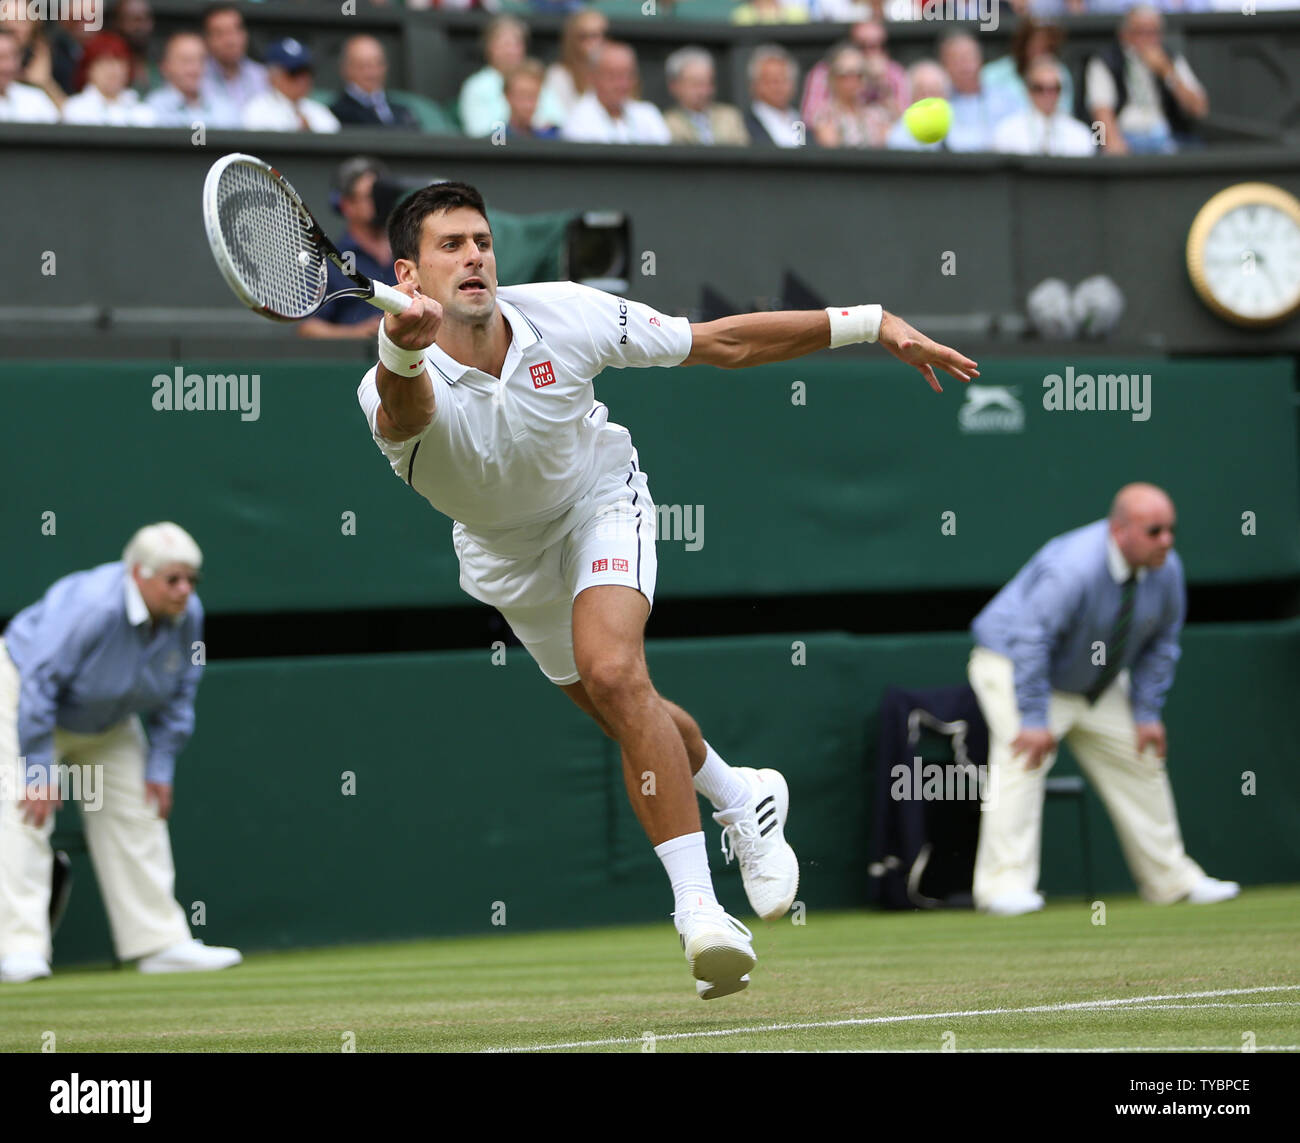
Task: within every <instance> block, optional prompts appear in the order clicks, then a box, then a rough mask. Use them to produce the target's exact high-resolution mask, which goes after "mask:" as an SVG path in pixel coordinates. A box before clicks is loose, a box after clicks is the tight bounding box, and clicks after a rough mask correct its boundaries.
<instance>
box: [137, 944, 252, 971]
mask: <svg viewBox="0 0 1300 1143" xmlns="http://www.w3.org/2000/svg"><path fill="white" fill-rule="evenodd" d="M243 959H244V958H243V957H242V956H241V955H240V953H239V950H238V949H227V948H222V947H221V946H220V945H213V946H212V947H209V946H208V945H205V944H204V943H203V942H202V941H199V940H188V941H181V943H180V944H175V945H172V946H171V948H167V949H163V951H162V952H157V953H154V954H153V955H152V956H147V957H144V958H142V959H141V960H140V961H139V962H138V963H137V964H136V968H138V969H139V970H140V971H141V972H147V973H158V972H216V971H217V970H218V969H222V968H232V967H233V966H235V965H237V964H239V963H240V962H241V961H242V960H243Z"/></svg>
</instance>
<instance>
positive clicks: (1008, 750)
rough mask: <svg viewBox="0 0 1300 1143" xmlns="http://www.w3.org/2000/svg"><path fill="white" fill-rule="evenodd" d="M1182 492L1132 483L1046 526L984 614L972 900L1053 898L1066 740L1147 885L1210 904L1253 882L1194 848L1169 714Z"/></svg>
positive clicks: (976, 627) (1173, 897) (1017, 907)
mask: <svg viewBox="0 0 1300 1143" xmlns="http://www.w3.org/2000/svg"><path fill="white" fill-rule="evenodd" d="M1174 526H1175V515H1174V505H1173V502H1172V501H1171V500H1170V499H1169V497H1168V496H1167V495H1166V494H1165V493H1164V492H1163V491H1162V490H1161V489H1159V488H1157V487H1155V486H1154V485H1152V484H1129V485H1126V486H1125V487H1124V488H1121V489H1120V491H1119V493H1118V494H1117V495H1116V497H1115V500H1114V503H1113V504H1112V505H1111V511H1110V516H1109V518H1108V519H1105V520H1097V521H1096V522H1094V523H1092V524H1088V525H1085V526H1084V527H1082V528H1076V529H1075V530H1074V531H1072V532H1066V533H1065V534H1064V535H1062V536H1057V537H1056V538H1055V539H1053V540H1049V541H1048V542H1047V543H1046V544H1045V545H1044V546H1043V547H1042V548H1040V549H1039V550H1038V552H1036V553H1035V554H1034V556H1033V558H1032V559H1031V560H1030V561H1029V562H1028V563H1027V564H1026V565H1025V566H1024V567H1023V568H1021V569H1020V571H1019V572H1017V573H1016V575H1015V578H1013V579H1012V580H1011V582H1010V583H1008V584H1007V585H1006V586H1005V587H1004V588H1003V589H1002V590H1001V591H1000V592H998V594H997V595H996V596H995V597H994V598H993V600H992V601H991V602H990V603H989V605H988V606H987V607H985V608H984V610H983V611H981V612H980V613H979V615H977V616H976V617H975V622H974V623H972V624H971V632H972V634H973V635H974V636H975V643H976V646H975V649H974V650H973V651H972V652H971V657H970V668H969V675H970V683H971V686H972V687H973V688H974V690H975V694H976V697H977V698H978V699H979V704H980V710H981V711H982V712H983V714H984V720H985V722H987V723H988V727H989V773H988V784H987V792H986V797H985V802H984V805H983V806H982V807H981V809H982V810H983V812H982V813H981V814H980V837H979V847H978V850H977V852H976V858H975V885H974V895H975V905H976V907H977V908H980V909H983V910H985V911H986V912H989V913H993V914H996V915H999V916H1012V915H1015V914H1018V913H1031V912H1033V911H1035V910H1037V909H1041V908H1042V907H1043V898H1042V895H1041V894H1040V893H1039V892H1038V873H1039V859H1040V853H1041V849H1042V824H1043V793H1044V783H1045V780H1046V778H1047V773H1048V771H1049V770H1050V769H1051V768H1052V764H1053V762H1055V760H1056V748H1057V745H1058V743H1060V742H1061V741H1066V742H1069V744H1070V750H1071V751H1072V752H1073V754H1074V756H1075V757H1076V758H1077V759H1078V761H1079V766H1080V768H1081V769H1082V770H1083V772H1084V773H1085V774H1086V775H1087V777H1088V779H1089V780H1090V781H1091V782H1092V784H1093V786H1094V788H1095V789H1096V791H1097V793H1098V795H1099V796H1100V797H1101V800H1102V801H1103V802H1104V803H1105V805H1106V809H1107V811H1108V812H1109V813H1110V817H1111V821H1112V822H1113V823H1114V826H1115V832H1116V834H1117V835H1118V836H1119V840H1120V845H1121V846H1122V847H1123V850H1124V857H1125V859H1126V860H1127V862H1128V866H1129V870H1130V871H1131V872H1132V874H1133V880H1134V881H1135V882H1136V883H1137V887H1138V892H1139V893H1140V894H1141V896H1142V898H1143V899H1144V900H1146V901H1150V902H1152V903H1154V904H1159V905H1167V904H1171V903H1173V902H1175V901H1189V902H1191V903H1193V904H1201V905H1208V904H1213V903H1214V902H1217V901H1226V900H1228V899H1229V898H1231V897H1235V896H1236V895H1237V893H1238V892H1240V886H1238V885H1237V883H1236V882H1234V881H1218V880H1216V879H1214V878H1213V877H1207V876H1206V875H1205V871H1204V870H1203V869H1201V867H1200V866H1199V865H1197V864H1196V862H1194V861H1193V860H1192V859H1191V858H1190V857H1188V856H1187V854H1186V852H1184V850H1183V839H1182V835H1181V833H1180V832H1179V829H1178V818H1177V814H1176V812H1175V810H1174V799H1173V792H1172V790H1171V789H1170V786H1169V776H1168V774H1167V772H1166V770H1165V727H1164V723H1163V722H1161V719H1160V714H1161V710H1162V708H1163V706H1164V701H1165V695H1166V694H1167V693H1168V691H1169V687H1170V684H1172V683H1173V681H1174V665H1175V664H1176V663H1177V661H1178V655H1179V648H1178V635H1179V632H1180V631H1181V630H1182V626H1183V617H1184V615H1185V613H1186V597H1185V591H1184V586H1183V568H1182V563H1181V561H1180V560H1179V559H1178V556H1177V554H1176V553H1175V552H1174V550H1173V546H1174Z"/></svg>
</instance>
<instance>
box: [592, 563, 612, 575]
mask: <svg viewBox="0 0 1300 1143" xmlns="http://www.w3.org/2000/svg"><path fill="white" fill-rule="evenodd" d="M591 570H592V571H594V572H601V571H609V560H592V561H591Z"/></svg>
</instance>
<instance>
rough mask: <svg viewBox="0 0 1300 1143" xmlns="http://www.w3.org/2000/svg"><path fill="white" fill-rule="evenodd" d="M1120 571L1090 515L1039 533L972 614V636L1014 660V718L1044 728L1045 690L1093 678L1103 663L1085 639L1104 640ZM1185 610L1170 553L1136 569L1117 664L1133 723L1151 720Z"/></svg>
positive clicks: (1086, 683)
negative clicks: (1058, 532) (1039, 539)
mask: <svg viewBox="0 0 1300 1143" xmlns="http://www.w3.org/2000/svg"><path fill="white" fill-rule="evenodd" d="M1128 570H1129V569H1128V565H1127V564H1126V563H1125V562H1124V558H1123V556H1121V555H1120V554H1119V549H1118V547H1117V546H1116V545H1115V542H1114V540H1112V539H1111V537H1110V527H1109V524H1108V522H1107V521H1106V520H1098V521H1096V522H1095V523H1092V524H1088V525H1086V526H1084V527H1082V528H1076V529H1075V530H1074V531H1072V532H1066V533H1065V534H1064V535H1062V536H1057V537H1056V538H1055V539H1052V540H1049V541H1048V542H1047V543H1046V544H1044V545H1043V546H1042V547H1041V548H1040V549H1039V550H1038V551H1037V552H1036V553H1035V554H1034V556H1033V558H1032V559H1031V560H1030V561H1029V562H1028V563H1027V564H1025V566H1024V567H1023V568H1021V569H1020V571H1018V572H1017V573H1016V574H1015V577H1014V578H1013V579H1012V580H1011V582H1010V583H1008V584H1007V585H1006V586H1005V587H1004V588H1003V589H1002V590H1001V591H1000V592H998V594H997V595H996V596H994V597H993V599H992V600H990V602H989V604H988V606H987V607H985V608H984V610H983V611H981V612H980V613H979V615H977V616H976V617H975V622H974V623H972V624H971V633H972V634H973V635H974V636H975V642H976V643H978V644H979V645H980V646H981V647H987V648H988V649H989V650H990V651H996V652H998V654H1001V655H1006V656H1007V657H1008V658H1009V659H1010V660H1011V661H1012V662H1013V663H1014V664H1015V668H1016V672H1015V677H1016V705H1017V706H1018V707H1019V708H1020V721H1021V725H1022V727H1025V728H1033V729H1042V728H1044V727H1046V725H1047V705H1048V701H1049V700H1050V698H1051V692H1052V691H1054V690H1055V691H1064V692H1066V693H1068V694H1087V692H1088V691H1089V690H1090V689H1091V688H1092V686H1093V684H1094V683H1096V682H1097V681H1098V680H1099V679H1100V678H1101V675H1102V672H1103V671H1104V670H1105V667H1103V666H1098V665H1094V663H1093V644H1094V643H1098V642H1100V643H1109V641H1110V638H1111V635H1112V634H1113V632H1114V628H1115V619H1116V617H1117V616H1118V615H1119V606H1120V583H1121V582H1123V579H1124V578H1125V576H1126V575H1127V573H1128ZM1186 611H1187V599H1186V591H1185V588H1184V584H1183V565H1182V561H1181V560H1179V558H1178V554H1177V553H1176V552H1173V551H1171V552H1170V553H1169V555H1168V557H1167V558H1166V560H1165V563H1164V566H1163V567H1159V568H1153V569H1145V568H1141V569H1138V581H1137V586H1136V588H1135V590H1134V596H1133V616H1132V620H1131V625H1130V627H1129V636H1128V640H1127V642H1126V643H1125V646H1124V656H1123V662H1122V663H1120V668H1121V669H1122V668H1124V667H1127V668H1128V669H1129V675H1130V690H1129V697H1130V699H1131V701H1132V704H1133V717H1134V719H1135V720H1136V721H1137V722H1158V721H1159V719H1160V711H1161V709H1162V708H1163V706H1164V702H1165V695H1166V693H1167V692H1168V691H1169V687H1170V686H1171V685H1172V683H1173V681H1174V666H1175V664H1176V663H1177V662H1178V656H1179V647H1178V635H1179V632H1180V631H1181V630H1182V627H1183V618H1184V616H1185V615H1186Z"/></svg>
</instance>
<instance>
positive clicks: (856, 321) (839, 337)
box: [826, 305, 885, 349]
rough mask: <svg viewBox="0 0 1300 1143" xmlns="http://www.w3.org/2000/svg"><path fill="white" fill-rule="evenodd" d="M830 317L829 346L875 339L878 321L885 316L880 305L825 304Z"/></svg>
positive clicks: (877, 331)
mask: <svg viewBox="0 0 1300 1143" xmlns="http://www.w3.org/2000/svg"><path fill="white" fill-rule="evenodd" d="M826 313H827V314H828V315H829V317H830V319H831V348H832V349H839V348H840V346H842V345H856V344H857V343H858V342H860V341H875V340H876V338H878V337H879V336H880V322H881V320H882V319H883V318H884V316H885V311H884V309H883V308H882V307H881V306H874V305H873V306H827V307H826Z"/></svg>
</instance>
